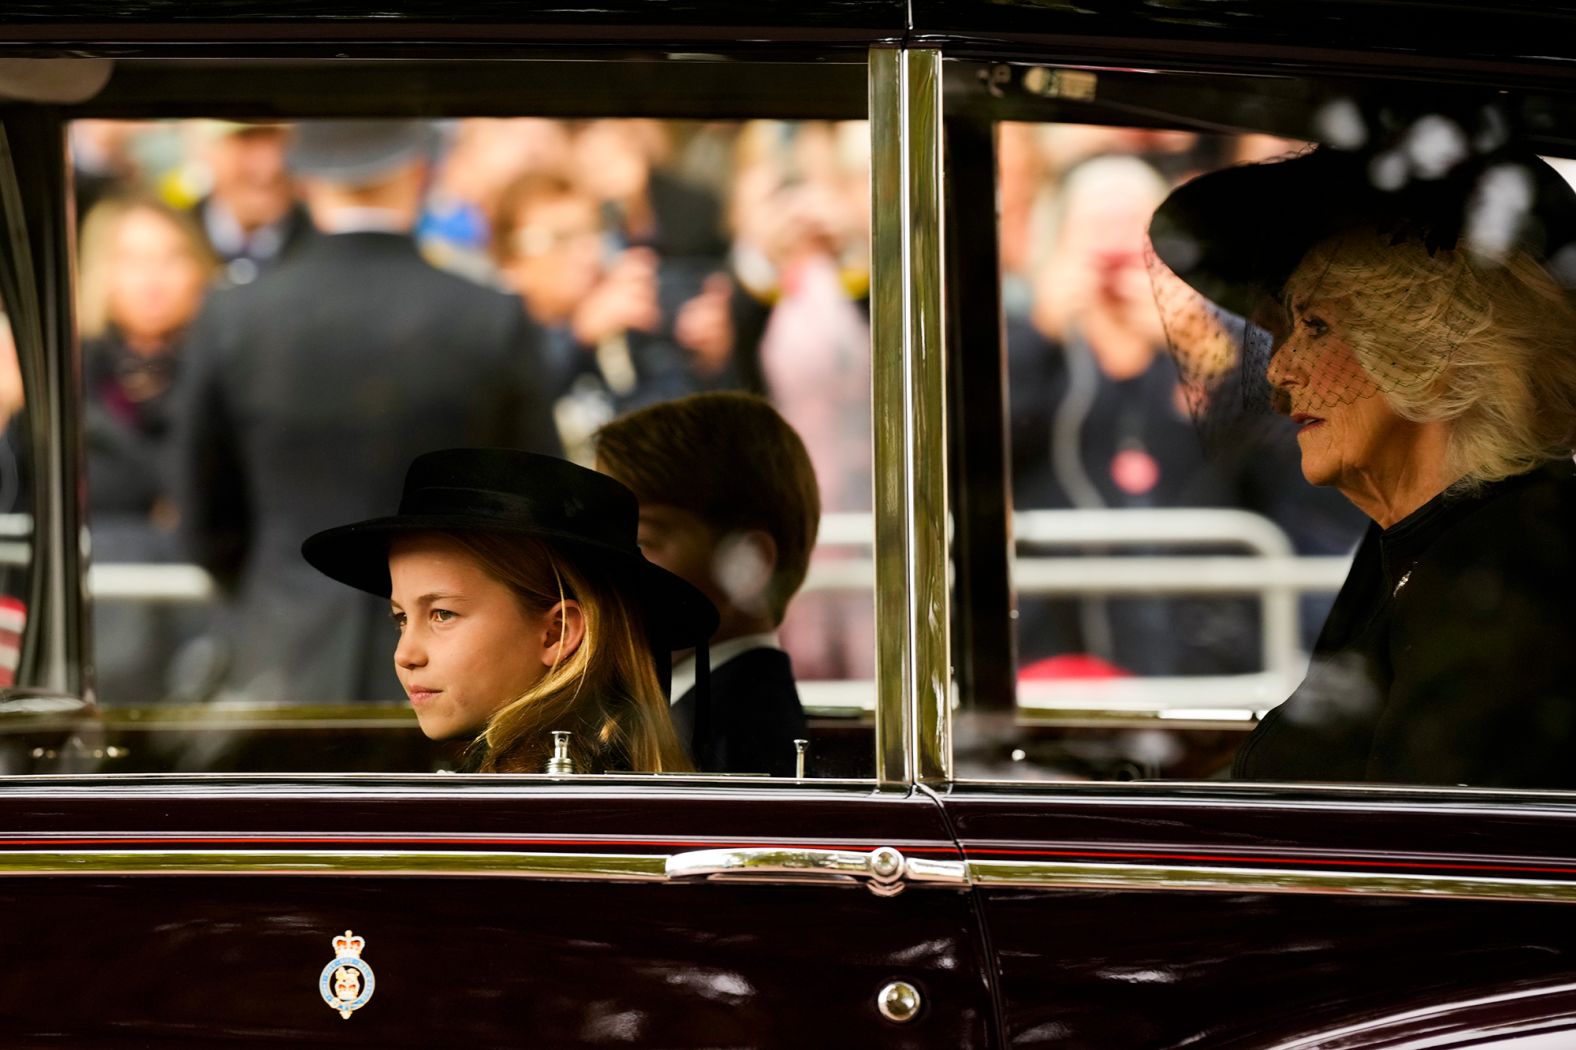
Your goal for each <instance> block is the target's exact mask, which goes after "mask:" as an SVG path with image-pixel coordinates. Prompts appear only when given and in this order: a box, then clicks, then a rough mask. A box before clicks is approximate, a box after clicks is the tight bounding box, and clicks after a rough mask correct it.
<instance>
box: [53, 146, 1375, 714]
mask: <svg viewBox="0 0 1576 1050" xmlns="http://www.w3.org/2000/svg"><path fill="white" fill-rule="evenodd" d="M431 132H432V140H431V145H430V149H429V150H428V151H427V152H428V156H427V163H426V164H425V165H424V168H423V175H422V183H421V196H420V207H419V217H418V218H417V220H416V222H415V225H414V228H413V230H412V231H411V233H412V235H413V236H414V239H415V241H416V243H417V245H418V246H419V249H420V252H421V255H422V256H423V257H424V258H425V259H426V260H427V262H428V263H430V264H432V265H433V266H435V267H438V268H440V269H442V270H445V271H448V272H450V273H453V274H456V275H459V276H460V277H463V278H464V279H465V280H467V281H469V282H473V283H474V284H476V285H479V286H484V287H489V288H493V289H497V290H499V291H502V292H506V293H509V294H511V295H514V296H517V297H518V302H519V308H520V309H521V310H522V311H523V312H524V313H525V314H526V316H528V317H529V319H530V321H531V322H532V324H533V325H534V327H535V329H536V330H537V332H538V334H539V339H538V346H539V349H540V354H539V356H538V358H537V359H536V368H537V369H538V370H539V372H540V373H541V374H540V375H539V376H538V377H537V381H538V384H539V385H540V386H542V387H544V388H545V389H546V390H548V391H549V393H550V396H549V397H548V398H547V399H546V401H547V403H548V404H549V405H550V412H551V416H552V426H553V428H554V430H555V431H556V434H557V436H558V441H559V443H560V444H561V446H562V448H563V450H564V451H565V453H566V454H567V455H569V456H571V457H573V458H576V459H578V460H580V461H582V462H588V461H589V460H590V458H591V444H590V441H591V437H592V435H593V433H594V432H595V430H596V429H597V428H598V427H599V426H601V425H603V424H604V423H606V422H607V421H609V420H610V419H612V418H614V417H615V416H616V415H618V414H619V413H621V412H624V411H627V410H629V409H632V408H636V407H639V406H642V405H645V404H649V403H652V402H654V401H659V400H664V399H667V398H671V397H675V396H680V395H682V394H686V393H690V392H694V391H700V390H715V389H744V390H751V391H755V392H759V393H762V394H765V395H766V396H768V397H769V398H770V399H771V400H772V401H773V403H774V404H775V405H776V406H777V407H778V409H779V411H781V412H782V414H783V415H784V417H785V418H786V419H787V420H788V421H789V422H790V423H792V424H793V426H794V427H795V428H796V429H797V430H798V431H799V432H800V433H801V434H802V435H803V437H804V439H805V442H806V445H807V447H808V449H809V451H810V455H811V458H812V461H813V463H814V465H815V468H816V472H817V475H818V477H819V482H820V486H821V500H822V506H823V508H824V510H826V511H828V512H843V511H851V512H868V511H869V510H870V501H871V461H870V422H871V421H870V415H869V412H870V407H869V406H870V339H869V307H868V292H869V247H868V246H869V233H870V205H869V198H870V172H869V138H868V133H867V130H866V127H865V125H864V124H862V123H854V122H849V123H828V122H780V121H754V122H744V123H715V124H714V123H700V122H676V121H654V120H591V121H561V120H547V119H536V118H520V119H466V120H457V121H448V122H442V123H440V124H437V125H434V126H433V127H432V128H431ZM299 138H300V128H299V127H296V126H291V125H287V124H266V123H233V122H223V121H214V120H188V121H163V122H155V123H134V122H120V121H79V122H77V123H76V124H74V125H73V126H72V128H71V152H72V158H73V163H74V167H75V186H76V193H77V208H78V212H77V214H78V216H79V227H78V228H79V274H80V279H79V300H80V301H79V304H78V310H79V319H80V329H81V334H82V340H83V350H84V376H83V378H84V382H85V384H86V392H87V409H86V425H87V450H86V451H87V461H88V472H89V503H90V513H91V520H92V527H93V542H94V548H95V557H96V558H97V559H99V560H101V561H132V562H161V561H185V560H190V554H191V552H190V551H188V550H183V549H182V547H181V545H180V544H179V542H178V541H177V538H176V537H177V535H178V530H177V529H176V527H175V526H176V522H177V519H178V517H179V515H180V509H179V507H178V506H177V502H178V501H176V500H175V499H174V498H173V494H172V491H171V488H170V482H169V469H168V458H169V455H170V449H169V441H170V435H171V431H172V427H173V421H172V418H171V414H172V403H173V402H172V391H175V390H176V388H177V386H178V385H179V384H178V380H179V379H180V376H181V372H182V367H183V360H184V359H185V356H186V354H187V349H188V348H187V346H186V343H187V341H188V336H189V335H190V333H191V332H192V330H193V327H194V323H195V321H196V319H197V318H198V317H199V315H200V314H202V313H203V311H204V309H205V302H208V301H209V300H210V299H211V297H213V296H214V295H216V294H222V292H223V291H224V290H225V289H230V288H239V287H243V286H247V285H253V284H255V283H256V282H259V281H262V280H265V279H266V278H267V276H268V274H269V273H270V271H272V270H275V269H277V268H279V267H281V266H284V265H286V264H288V262H289V261H290V260H291V259H292V258H295V257H297V256H298V255H299V254H300V253H301V252H303V250H304V249H305V247H306V246H307V245H309V244H311V243H312V242H313V240H314V238H320V237H323V236H325V234H324V233H323V232H322V231H321V230H320V229H319V226H320V225H321V216H320V215H315V214H314V210H313V207H312V206H311V201H310V199H309V195H308V194H307V193H306V192H304V183H305V181H306V180H304V179H303V178H302V173H301V172H300V171H299V170H297V169H298V165H297V164H296V162H295V160H294V157H295V152H294V151H295V148H296V143H297V141H298V139H299ZM1294 145H1295V144H1290V143H1286V142H1283V141H1281V140H1274V139H1267V138H1263V137H1253V136H1249V137H1227V136H1214V137H1210V136H1199V135H1194V134H1186V133H1175V132H1152V131H1140V130H1133V129H1112V128H1090V127H1078V126H1067V125H1018V124H1006V125H1002V127H1001V129H1000V138H999V180H1000V183H999V184H1000V198H999V205H1000V218H1001V226H1000V247H1001V257H1002V293H1003V304H1004V309H1005V313H1006V324H1007V329H1006V330H1007V344H1008V345H1007V349H1008V370H1009V401H1010V416H1011V419H1010V428H1011V429H1010V444H1011V448H1010V452H1011V456H1012V484H1013V498H1014V503H1015V506H1016V507H1018V508H1019V509H1034V508H1042V507H1048V508H1093V507H1166V506H1232V507H1245V508H1248V509H1252V510H1257V511H1259V512H1261V513H1264V514H1266V515H1268V516H1269V517H1271V518H1273V519H1274V520H1276V521H1277V522H1279V523H1281V524H1282V525H1283V527H1285V528H1286V529H1287V530H1288V532H1289V533H1290V534H1291V535H1292V538H1293V540H1294V542H1295V543H1296V545H1297V547H1298V549H1299V550H1300V551H1303V552H1305V553H1338V552H1342V551H1344V550H1346V549H1347V548H1348V547H1349V545H1350V543H1351V542H1352V540H1353V538H1354V537H1355V535H1356V527H1355V523H1354V522H1353V521H1352V519H1351V517H1350V515H1349V514H1346V513H1345V512H1344V511H1343V509H1342V508H1343V507H1344V506H1345V504H1344V503H1343V502H1342V501H1339V500H1338V499H1337V500H1333V501H1327V500H1324V499H1322V498H1321V496H1322V494H1320V493H1315V492H1313V490H1311V489H1309V488H1308V486H1306V485H1305V484H1304V483H1303V482H1302V481H1301V478H1300V476H1299V475H1298V473H1297V470H1296V460H1295V456H1296V448H1295V444H1294V442H1292V441H1290V440H1289V437H1288V434H1287V433H1286V432H1283V431H1276V430H1275V428H1274V427H1273V426H1271V427H1267V428H1265V427H1260V428H1258V429H1256V430H1255V432H1254V433H1253V434H1251V435H1246V436H1244V437H1242V439H1241V440H1240V441H1238V442H1237V443H1236V444H1235V445H1234V446H1231V447H1228V448H1226V449H1225V451H1224V452H1223V451H1222V450H1221V449H1219V448H1213V449H1212V448H1207V447H1205V446H1204V445H1203V444H1202V443H1201V442H1200V441H1199V440H1198V419H1197V413H1198V409H1199V406H1198V405H1197V404H1196V403H1193V402H1190V400H1189V398H1188V397H1187V393H1188V392H1187V391H1186V390H1184V389H1183V388H1182V386H1181V384H1180V383H1179V381H1178V378H1177V373H1176V369H1175V367H1174V365H1173V364H1172V362H1171V360H1170V358H1169V356H1168V355H1167V353H1166V350H1167V348H1168V347H1167V339H1168V333H1167V331H1166V330H1165V327H1164V325H1163V324H1162V323H1161V319H1160V317H1159V315H1158V313H1157V311H1156V309H1155V299H1154V292H1153V289H1152V285H1151V274H1150V272H1149V269H1148V267H1147V264H1146V238H1145V232H1144V231H1145V228H1146V225H1147V221H1148V216H1149V214H1150V212H1151V211H1152V210H1153V208H1154V206H1155V205H1156V204H1157V203H1158V202H1159V201H1160V200H1161V199H1162V198H1163V197H1164V195H1165V193H1166V192H1167V190H1168V189H1169V187H1171V186H1173V185H1175V184H1177V183H1178V182H1179V181H1181V180H1183V179H1185V178H1187V177H1189V176H1190V175H1191V174H1194V173H1196V172H1199V171H1202V170H1207V169H1210V168H1214V167H1218V166H1221V165H1223V164H1228V163H1233V162H1237V161H1241V160H1248V159H1256V158H1259V157H1263V156H1267V155H1274V154H1275V153H1279V152H1284V151H1285V150H1287V149H1289V148H1293V147H1294ZM321 294H322V295H323V296H325V297H332V296H334V295H335V289H334V288H323V289H321ZM432 367H433V368H440V367H442V361H441V360H440V359H434V360H433V361H432ZM237 498H238V499H239V498H244V494H243V495H242V496H238V497H237ZM1030 553H1032V551H1030ZM818 556H819V557H823V558H835V557H838V556H847V552H841V553H840V552H839V551H838V550H836V549H835V548H829V549H827V550H825V551H823V552H821V553H820V554H819V555H818ZM1020 607H1021V620H1020V637H1019V646H1020V651H1021V654H1022V664H1023V665H1024V668H1025V671H1026V673H1029V674H1038V673H1049V674H1053V675H1056V674H1064V673H1088V668H1089V667H1091V666H1092V667H1095V668H1096V669H1097V673H1105V672H1107V671H1109V673H1144V674H1172V673H1206V672H1213V673H1221V672H1226V671H1234V670H1246V669H1251V665H1252V664H1253V663H1254V661H1255V660H1256V653H1257V650H1256V648H1255V645H1254V640H1255V633H1254V632H1255V631H1256V626H1255V623H1254V616H1253V613H1252V610H1251V608H1245V607H1244V606H1243V603H1240V602H1239V603H1222V602H1218V601H1216V602H1188V601H1159V600H1123V601H1110V602H1107V601H1100V600H1095V599H1087V600H1082V601H1058V602H1051V601H1045V600H1039V599H1035V598H1034V597H1033V596H1024V597H1023V599H1022V600H1021V602H1020ZM96 615H97V617H98V623H97V625H96V626H97V639H96V643H95V645H96V654H97V662H98V670H99V679H100V682H101V692H102V695H103V696H104V697H106V698H107V699H109V700H110V701H111V702H114V701H116V700H120V701H123V702H127V701H136V702H145V701H147V700H148V699H151V698H164V697H172V696H173V697H187V698H196V697H201V696H211V695H213V694H214V693H215V692H220V693H222V691H223V686H222V685H221V684H220V683H222V681H223V678H224V671H223V667H224V664H225V660H224V658H223V657H222V656H216V655H215V654H214V653H212V652H208V651H205V650H204V649H203V647H204V646H207V645H211V641H212V640H211V639H210V638H208V637H207V634H206V632H205V630H204V627H203V625H202V624H201V623H198V622H195V620H194V614H193V613H191V612H182V611H179V610H177V609H171V608H166V609H163V610H162V611H161V610H159V609H150V608H141V607H137V606H127V605H110V606H101V607H100V608H99V610H98V612H97V613H96ZM1309 622H1311V623H1317V622H1318V617H1317V616H1316V615H1314V616H1313V617H1312V618H1311V619H1310V620H1309ZM783 642H784V646H785V648H787V649H788V651H789V652H790V654H791V655H792V657H793V661H794V665H795V668H796V670H797V673H798V676H799V677H800V678H801V679H841V678H853V679H866V678H869V677H871V676H872V673H873V653H874V632H873V618H872V614H871V609H870V600H869V596H868V595H859V594H852V595H850V594H832V593H811V594H807V595H804V596H802V597H801V598H800V599H799V601H798V602H797V603H796V604H795V607H794V608H793V609H792V610H791V611H790V617H789V621H788V622H787V623H786V624H785V625H784V629H783ZM193 650H195V652H193ZM1069 657H1072V658H1075V659H1077V660H1080V661H1082V663H1081V664H1079V665H1078V666H1079V667H1081V668H1083V670H1082V671H1079V670H1072V671H1069V665H1068V664H1067V663H1066V662H1065V661H1066V659H1067V658H1069ZM309 699H318V698H315V697H314V698H309Z"/></svg>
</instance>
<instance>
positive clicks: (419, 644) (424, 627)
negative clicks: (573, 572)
mask: <svg viewBox="0 0 1576 1050" xmlns="http://www.w3.org/2000/svg"><path fill="white" fill-rule="evenodd" d="M389 577H390V579H391V580H392V582H393V585H394V587H393V590H392V592H390V595H389V606H390V612H391V614H392V615H393V617H394V624H395V626H396V627H397V628H398V629H399V644H398V645H397V646H396V647H395V649H394V669H395V671H396V672H397V673H398V674H399V679H400V684H401V685H403V686H404V687H405V693H406V695H407V696H409V697H410V702H411V706H412V707H414V708H415V709H416V719H417V721H419V722H420V723H421V731H422V732H423V733H425V734H426V735H427V736H428V737H429V738H431V739H433V740H444V739H448V738H451V737H462V736H475V735H476V734H478V733H479V732H481V730H482V727H483V726H485V725H486V724H487V720H488V719H489V718H490V717H492V714H493V712H495V711H497V710H498V708H500V707H501V706H503V705H504V704H505V703H507V702H508V701H510V700H513V699H514V698H515V697H517V696H519V695H520V694H522V693H524V692H525V691H526V690H527V689H529V688H530V687H531V686H532V685H534V684H535V683H536V682H537V680H538V679H540V678H541V677H542V675H543V674H545V673H546V672H547V668H548V667H549V666H551V664H552V661H553V657H554V655H555V654H554V653H553V651H552V646H550V645H548V644H546V643H548V642H550V641H551V640H552V639H550V638H549V637H548V635H549V634H550V633H551V631H550V628H551V625H550V624H549V623H548V622H547V621H548V620H549V619H550V618H551V616H552V614H551V613H544V614H540V615H535V614H532V613H530V612H529V611H528V610H527V609H526V608H525V607H524V606H523V605H522V604H521V602H520V600H519V598H518V597H517V596H516V595H515V593H514V591H512V590H511V589H510V588H509V587H508V586H507V585H505V584H504V583H502V582H500V581H499V580H497V579H495V578H493V577H492V576H490V575H488V574H487V572H486V571H485V570H483V568H482V566H481V564H480V563H479V562H478V561H477V560H476V558H475V557H474V556H473V555H472V554H471V553H470V552H469V551H467V550H466V549H465V548H464V547H463V546H461V545H460V544H459V543H458V542H456V541H455V540H453V539H451V538H449V537H447V536H443V535H438V534H424V535H417V536H409V537H402V538H399V539H396V540H395V541H394V543H393V544H392V545H391V546H390V548H389Z"/></svg>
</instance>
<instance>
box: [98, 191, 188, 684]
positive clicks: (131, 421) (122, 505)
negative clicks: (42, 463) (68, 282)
mask: <svg viewBox="0 0 1576 1050" xmlns="http://www.w3.org/2000/svg"><path fill="white" fill-rule="evenodd" d="M79 254H80V258H81V260H82V264H81V269H80V280H79V282H78V288H79V292H80V295H79V301H78V318H79V331H80V332H81V334H82V384H83V395H84V396H83V436H84V446H85V447H84V452H85V454H86V460H87V481H88V491H87V496H88V516H89V526H90V528H91V530H92V537H93V556H94V559H95V560H96V561H100V562H131V563H143V564H146V563H154V564H157V563H161V562H164V563H168V562H175V561H180V560H181V558H180V555H179V551H178V549H177V545H176V539H175V530H174V514H173V505H172V502H171V498H170V493H169V490H168V485H167V481H168V479H167V478H166V477H165V472H164V469H163V468H164V462H165V459H166V457H167V456H168V454H169V440H170V408H171V391H172V389H173V385H174V383H175V377H176V375H177V374H178V372H179V370H180V367H181V363H182V347H183V344H184V342H185V338H186V334H187V330H188V327H189V326H190V324H191V322H192V319H193V317H195V316H196V314H197V311H198V309H199V307H200V306H201V304H202V300H203V292H204V290H205V289H206V287H207V285H208V281H209V278H210V277H211V275H212V273H213V270H214V260H213V258H212V256H211V255H209V253H208V251H207V247H206V245H205V244H204V243H203V239H202V233H201V231H200V230H199V229H197V227H196V224H195V222H193V220H192V218H191V216H189V215H187V214H185V213H184V212H178V211H175V210H174V209H172V208H170V207H169V206H168V205H166V204H164V203H163V202H162V201H159V200H157V199H155V198H151V197H143V196H136V195H131V196H116V197H109V198H106V199H104V200H103V201H101V202H100V203H99V204H98V205H96V206H95V207H94V209H93V210H92V211H91V212H89V213H88V214H87V216H86V217H85V218H84V220H83V223H82V237H81V247H80V253H79ZM197 626H198V619H197V615H196V614H195V613H194V611H193V610H191V609H182V608H179V607H176V606H169V605H148V604H144V603H132V602H97V603H94V606H93V663H94V670H95V684H96V687H97V695H98V698H99V700H100V701H101V702H105V703H112V704H113V703H148V702H153V701H158V700H161V699H164V698H166V697H167V696H169V695H171V694H173V693H179V692H181V686H178V685H176V684H175V683H173V682H172V681H171V678H170V673H169V671H170V668H171V666H172V665H173V664H174V663H175V662H176V654H177V652H178V651H179V650H180V649H181V648H182V647H183V646H184V645H186V644H187V643H188V642H189V641H190V639H191V636H192V635H193V634H194V632H195V631H196V628H197Z"/></svg>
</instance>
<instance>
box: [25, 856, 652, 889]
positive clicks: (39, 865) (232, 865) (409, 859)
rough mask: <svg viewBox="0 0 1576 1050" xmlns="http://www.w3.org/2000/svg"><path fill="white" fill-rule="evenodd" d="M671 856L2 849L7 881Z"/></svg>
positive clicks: (622, 872) (580, 875) (471, 868)
mask: <svg viewBox="0 0 1576 1050" xmlns="http://www.w3.org/2000/svg"><path fill="white" fill-rule="evenodd" d="M666 863H667V857H666V856H664V855H651V854H644V855H643V854H630V853H513V852H507V851H502V850H315V849H299V850H249V849H236V850H223V849H212V850H204V849H191V850H129V849H127V850H116V849H68V850H51V849H42V850H0V877H10V876H25V875H364V876H407V875H412V876H428V877H431V876H449V875H489V876H495V877H509V878H549V879H551V878H558V879H595V880H599V881H620V882H629V881H637V882H666V881H667V874H666V868H665V865H666Z"/></svg>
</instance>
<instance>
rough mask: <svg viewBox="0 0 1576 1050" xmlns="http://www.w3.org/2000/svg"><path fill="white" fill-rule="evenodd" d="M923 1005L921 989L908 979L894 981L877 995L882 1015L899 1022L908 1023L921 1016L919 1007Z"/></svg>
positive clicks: (877, 1003) (877, 1007)
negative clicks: (920, 994) (920, 995)
mask: <svg viewBox="0 0 1576 1050" xmlns="http://www.w3.org/2000/svg"><path fill="white" fill-rule="evenodd" d="M923 1005H924V1003H923V1001H922V1000H921V999H920V997H919V989H918V988H915V987H914V986H913V985H911V984H909V983H908V982H907V981H893V982H892V983H891V984H889V985H887V986H886V987H885V988H883V989H881V992H880V994H879V995H877V996H876V1009H877V1010H880V1011H881V1016H882V1017H885V1018H886V1019H887V1020H888V1021H893V1022H896V1023H897V1024H907V1023H908V1022H910V1021H912V1020H913V1019H914V1018H915V1017H917V1016H919V1008H920V1007H921V1006H923Z"/></svg>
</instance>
